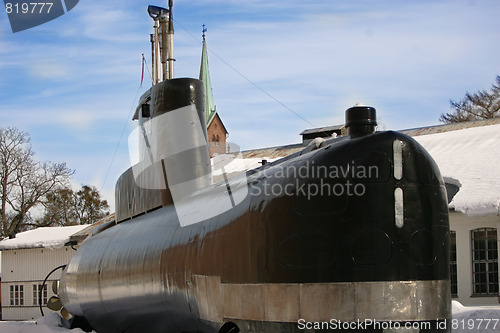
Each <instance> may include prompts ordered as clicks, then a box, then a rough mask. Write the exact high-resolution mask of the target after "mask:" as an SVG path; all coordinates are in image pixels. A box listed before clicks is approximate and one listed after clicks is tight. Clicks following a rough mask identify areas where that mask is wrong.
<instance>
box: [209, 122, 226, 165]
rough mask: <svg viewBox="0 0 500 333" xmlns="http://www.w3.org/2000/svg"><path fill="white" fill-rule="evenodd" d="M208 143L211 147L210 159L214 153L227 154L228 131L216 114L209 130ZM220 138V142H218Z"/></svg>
mask: <svg viewBox="0 0 500 333" xmlns="http://www.w3.org/2000/svg"><path fill="white" fill-rule="evenodd" d="M207 134H208V142H209V145H210V146H209V147H210V157H212V156H213V154H214V153H217V154H225V153H226V129H225V128H224V125H223V124H222V121H221V120H220V118H219V115H218V114H216V115H215V117H214V119H213V120H212V122H211V123H210V125H208V128H207ZM217 138H218V140H217Z"/></svg>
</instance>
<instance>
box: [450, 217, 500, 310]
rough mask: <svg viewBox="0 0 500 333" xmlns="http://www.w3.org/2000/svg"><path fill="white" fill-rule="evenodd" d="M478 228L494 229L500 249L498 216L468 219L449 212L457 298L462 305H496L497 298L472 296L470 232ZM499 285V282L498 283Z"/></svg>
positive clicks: (498, 301)
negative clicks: (454, 241) (454, 249)
mask: <svg viewBox="0 0 500 333" xmlns="http://www.w3.org/2000/svg"><path fill="white" fill-rule="evenodd" d="M478 228H496V230H497V248H498V249H500V241H499V240H500V216H499V215H487V216H478V217H468V216H467V215H465V214H462V213H459V212H450V230H451V231H455V232H456V243H457V275H458V279H457V280H458V298H455V300H457V301H459V302H460V303H462V304H463V305H498V304H499V303H500V297H499V296H473V277H472V245H471V244H472V241H471V231H472V230H474V229H478ZM499 283H500V281H499Z"/></svg>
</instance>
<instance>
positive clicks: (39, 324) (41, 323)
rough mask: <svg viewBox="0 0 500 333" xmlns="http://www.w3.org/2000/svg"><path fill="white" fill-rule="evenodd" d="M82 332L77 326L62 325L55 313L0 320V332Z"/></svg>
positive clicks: (60, 319) (59, 317)
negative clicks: (73, 327) (24, 318)
mask: <svg viewBox="0 0 500 333" xmlns="http://www.w3.org/2000/svg"><path fill="white" fill-rule="evenodd" d="M70 332H73V333H84V331H82V330H81V329H79V328H75V329H72V330H70V329H68V328H65V327H64V322H63V319H62V318H61V316H59V315H58V314H57V313H50V314H47V315H46V316H45V317H41V318H39V319H37V320H30V321H0V333H70Z"/></svg>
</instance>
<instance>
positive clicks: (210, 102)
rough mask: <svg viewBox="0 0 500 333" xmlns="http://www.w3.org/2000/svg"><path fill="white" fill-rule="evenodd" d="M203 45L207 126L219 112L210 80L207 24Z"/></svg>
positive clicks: (202, 58) (203, 78)
mask: <svg viewBox="0 0 500 333" xmlns="http://www.w3.org/2000/svg"><path fill="white" fill-rule="evenodd" d="M202 32H203V35H202V36H203V47H202V50H201V65H200V77H199V79H200V80H202V81H203V85H204V88H205V120H206V122H207V126H209V125H210V123H211V122H212V120H213V118H214V117H215V114H216V113H217V111H216V109H215V104H214V97H213V94H212V82H211V80H210V71H209V69H208V54H207V42H206V40H205V32H207V29H206V27H205V25H203V30H202Z"/></svg>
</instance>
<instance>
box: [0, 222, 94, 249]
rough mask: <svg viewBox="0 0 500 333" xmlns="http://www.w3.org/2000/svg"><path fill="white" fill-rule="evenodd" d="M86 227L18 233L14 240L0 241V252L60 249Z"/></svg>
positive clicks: (40, 229) (53, 228) (47, 228)
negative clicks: (72, 236)
mask: <svg viewBox="0 0 500 333" xmlns="http://www.w3.org/2000/svg"><path fill="white" fill-rule="evenodd" d="M86 227H88V224H85V225H75V226H69V227H43V228H38V229H33V230H29V231H24V232H20V233H18V234H17V235H16V237H15V238H5V239H4V240H2V241H0V250H15V249H32V248H50V249H55V248H60V247H63V246H64V244H66V243H67V242H68V241H69V237H70V236H71V235H73V234H74V233H76V232H78V231H80V230H82V229H84V228H86Z"/></svg>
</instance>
